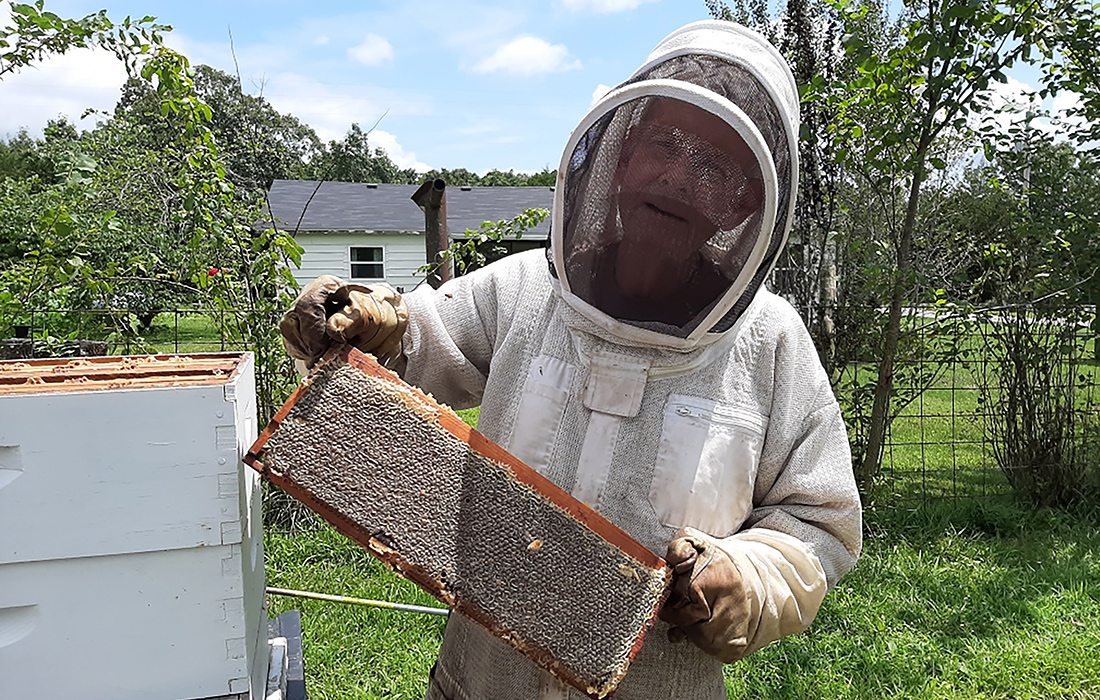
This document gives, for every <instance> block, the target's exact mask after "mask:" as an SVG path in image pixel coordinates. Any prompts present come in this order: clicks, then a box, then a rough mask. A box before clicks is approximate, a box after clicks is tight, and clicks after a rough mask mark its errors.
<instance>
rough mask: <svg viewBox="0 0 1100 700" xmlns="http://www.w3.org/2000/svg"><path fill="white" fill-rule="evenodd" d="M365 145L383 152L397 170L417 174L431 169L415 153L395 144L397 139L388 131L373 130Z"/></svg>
mask: <svg viewBox="0 0 1100 700" xmlns="http://www.w3.org/2000/svg"><path fill="white" fill-rule="evenodd" d="M367 143H369V144H370V145H371V146H373V147H374V148H381V149H382V150H383V151H385V152H386V155H388V156H389V157H390V160H392V161H393V162H394V163H396V164H397V167H399V168H412V169H413V170H416V171H417V172H424V171H425V170H432V169H433V168H432V166H430V165H428V164H427V163H425V162H424V161H422V160H420V159H418V158H417V157H416V153H414V152H412V151H407V150H405V148H404V147H403V146H402V145H401V144H399V143H398V142H397V137H396V136H394V135H393V134H391V133H390V132H388V131H382V130H381V129H375V130H374V131H372V132H370V135H369V136H368V137H367Z"/></svg>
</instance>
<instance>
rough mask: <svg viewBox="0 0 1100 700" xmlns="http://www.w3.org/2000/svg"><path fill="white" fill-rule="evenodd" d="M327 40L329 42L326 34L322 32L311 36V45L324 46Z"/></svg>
mask: <svg viewBox="0 0 1100 700" xmlns="http://www.w3.org/2000/svg"><path fill="white" fill-rule="evenodd" d="M328 42H329V38H328V37H327V36H325V35H324V34H322V35H320V36H317V37H314V38H313V45H314V46H324V45H325V44H327V43H328Z"/></svg>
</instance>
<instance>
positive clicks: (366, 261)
mask: <svg viewBox="0 0 1100 700" xmlns="http://www.w3.org/2000/svg"><path fill="white" fill-rule="evenodd" d="M351 278H352V279H355V280H380V279H385V278H386V265H385V261H384V260H383V255H382V247H381V246H352V248H351Z"/></svg>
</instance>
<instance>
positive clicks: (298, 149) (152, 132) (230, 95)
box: [114, 65, 321, 191]
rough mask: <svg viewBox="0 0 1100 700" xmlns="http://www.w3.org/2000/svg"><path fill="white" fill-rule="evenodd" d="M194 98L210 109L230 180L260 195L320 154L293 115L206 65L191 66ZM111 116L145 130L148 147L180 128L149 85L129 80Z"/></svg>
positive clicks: (310, 131)
mask: <svg viewBox="0 0 1100 700" xmlns="http://www.w3.org/2000/svg"><path fill="white" fill-rule="evenodd" d="M194 85H195V92H196V94H197V95H198V96H199V97H200V98H201V99H202V100H203V102H205V103H206V104H207V105H208V106H209V107H210V110H211V126H212V129H213V132H214V137H215V138H216V139H217V142H218V148H219V150H220V152H221V153H222V158H223V160H224V161H225V163H226V167H227V169H228V174H229V177H230V179H231V180H232V181H233V182H234V183H235V184H237V185H239V186H241V187H244V188H246V189H249V190H253V191H264V190H266V189H267V188H268V187H270V186H271V182H272V181H273V180H276V179H294V178H299V177H303V176H304V175H305V173H306V170H307V168H308V167H309V166H308V163H309V162H310V161H311V160H312V159H314V158H316V157H317V156H318V155H319V154H320V151H321V141H320V139H319V138H317V134H316V133H315V132H314V131H313V129H311V128H310V127H309V126H306V125H305V124H303V123H302V122H300V121H299V120H298V119H297V118H296V117H294V116H292V115H289V114H282V113H280V112H278V111H277V110H276V109H275V108H273V107H272V106H271V104H270V103H268V102H267V100H265V99H264V98H263V97H262V96H253V95H247V94H245V93H244V92H243V89H242V86H241V84H240V81H239V80H238V79H237V78H235V77H233V76H231V75H229V74H228V73H225V72H223V71H219V70H217V69H215V68H211V67H210V66H205V65H199V66H196V67H195V75H194ZM114 116H115V118H121V119H125V120H127V121H129V122H131V123H135V124H141V125H144V126H146V127H147V128H148V130H149V131H148V132H147V138H148V139H149V140H150V143H149V145H150V146H151V147H152V146H155V145H158V144H159V145H161V146H164V145H167V144H168V143H169V142H170V141H171V139H172V134H173V133H175V132H176V131H177V130H178V125H175V124H173V123H172V122H173V120H177V119H178V117H177V116H176V115H173V114H162V112H161V101H160V99H159V97H158V96H157V94H156V92H155V90H154V89H153V86H151V85H149V84H148V83H147V82H145V81H143V80H141V79H138V78H131V79H129V80H127V82H126V84H125V85H124V86H123V91H122V96H121V98H120V99H119V102H118V104H117V105H116V107H115V110H114Z"/></svg>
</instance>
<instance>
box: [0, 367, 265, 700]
mask: <svg viewBox="0 0 1100 700" xmlns="http://www.w3.org/2000/svg"><path fill="white" fill-rule="evenodd" d="M255 437H256V392H255V377H254V373H253V361H252V356H251V354H249V353H225V354H214V355H192V356H171V357H169V356H165V357H132V358H117V357H115V358H87V359H79V360H25V361H11V362H0V698H4V699H7V698H88V699H89V700H95V699H99V698H103V699H105V700H128V699H131V698H132V699H134V700H139V699H140V700H159V699H163V700H184V699H188V700H189V699H192V698H214V697H224V696H231V697H238V696H240V697H242V698H244V697H250V698H262V697H263V695H264V687H265V680H266V675H267V658H268V653H267V633H266V626H267V625H266V622H267V621H266V616H265V615H264V610H263V595H264V573H263V533H262V527H261V523H262V521H261V514H260V491H259V479H258V476H257V474H256V473H255V472H254V471H253V470H251V469H247V468H242V465H241V463H240V458H241V456H242V455H243V454H244V451H245V450H246V449H247V448H248V446H249V445H251V444H252V442H253V440H254V439H255Z"/></svg>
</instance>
